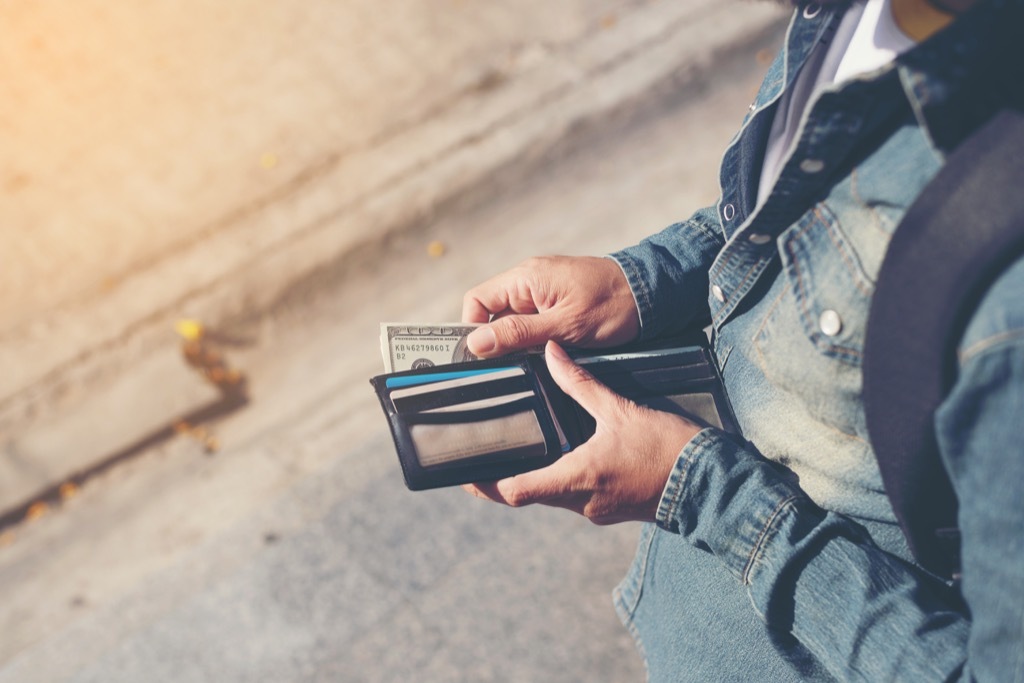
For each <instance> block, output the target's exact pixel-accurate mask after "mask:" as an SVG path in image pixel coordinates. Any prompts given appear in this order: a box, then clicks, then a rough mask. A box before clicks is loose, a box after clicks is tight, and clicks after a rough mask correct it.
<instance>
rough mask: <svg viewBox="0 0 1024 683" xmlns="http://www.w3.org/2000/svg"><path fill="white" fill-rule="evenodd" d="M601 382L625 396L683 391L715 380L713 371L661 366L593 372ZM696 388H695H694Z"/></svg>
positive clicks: (706, 368) (704, 367) (709, 369)
mask: <svg viewBox="0 0 1024 683" xmlns="http://www.w3.org/2000/svg"><path fill="white" fill-rule="evenodd" d="M594 376H595V377H596V378H597V379H598V380H599V381H600V382H601V383H602V384H604V385H606V386H607V387H608V388H609V389H611V390H612V391H615V392H616V393H619V394H625V395H627V396H630V395H633V394H636V393H638V392H639V393H655V394H660V393H667V392H674V393H683V391H682V390H685V389H686V387H688V386H693V387H700V386H703V385H705V384H706V383H707V382H712V381H715V380H716V377H715V374H714V371H713V370H712V369H711V368H710V367H707V366H703V367H700V368H661V369H659V370H639V371H634V372H611V373H600V374H598V373H595V375H594ZM695 390H697V389H695Z"/></svg>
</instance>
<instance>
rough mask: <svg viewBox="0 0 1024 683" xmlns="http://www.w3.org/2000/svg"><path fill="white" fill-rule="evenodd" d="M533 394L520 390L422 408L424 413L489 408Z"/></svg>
mask: <svg viewBox="0 0 1024 683" xmlns="http://www.w3.org/2000/svg"><path fill="white" fill-rule="evenodd" d="M531 396H533V392H532V391H520V392H519V393H517V394H509V395H507V396H492V397H491V398H482V399H480V400H479V401H468V402H466V403H456V404H455V405H450V406H442V407H440V408H431V409H430V410H424V411H423V412H424V413H454V412H456V411H459V410H476V409H479V408H491V407H493V406H503V405H505V404H506V403H512V401H518V400H519V399H523V398H530V397H531Z"/></svg>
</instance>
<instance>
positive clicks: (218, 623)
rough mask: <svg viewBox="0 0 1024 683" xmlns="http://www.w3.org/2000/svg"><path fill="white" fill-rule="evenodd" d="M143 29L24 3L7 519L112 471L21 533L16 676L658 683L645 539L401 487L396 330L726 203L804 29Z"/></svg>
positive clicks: (185, 25) (188, 6) (338, 25)
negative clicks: (386, 346)
mask: <svg viewBox="0 0 1024 683" xmlns="http://www.w3.org/2000/svg"><path fill="white" fill-rule="evenodd" d="M122 4H124V3H120V4H119V3H111V2H101V1H100V0H81V2H76V3H73V4H72V3H59V2H56V1H55V0H54V1H52V2H48V1H47V0H40V1H38V2H34V3H14V4H11V3H8V4H6V5H2V6H0V25H3V26H4V27H5V28H4V31H5V34H4V41H3V43H2V44H0V94H2V95H4V96H5V98H6V99H5V101H8V102H16V103H18V106H12V107H6V108H4V110H3V111H0V138H2V139H3V140H4V141H5V152H6V155H5V161H4V163H2V164H0V218H2V219H3V220H2V221H0V517H2V516H3V515H4V514H5V512H6V511H10V510H17V509H20V508H19V506H24V504H25V503H26V502H31V501H32V500H33V499H34V497H35V496H37V495H38V493H39V492H40V491H46V490H52V489H53V487H54V486H56V485H58V484H60V483H61V482H66V481H67V480H68V478H69V477H71V476H73V475H74V474H75V473H81V472H83V471H96V472H98V473H96V474H94V476H91V478H89V479H88V480H86V481H84V482H83V484H82V485H81V486H79V487H78V488H77V489H71V490H70V491H69V492H70V495H69V496H68V497H67V498H64V497H63V495H62V497H61V499H60V501H58V502H56V503H54V504H53V505H52V506H51V507H50V509H49V511H48V512H47V511H45V510H42V509H41V508H39V509H37V511H40V510H41V512H40V514H39V515H37V516H35V517H33V518H31V519H26V520H25V521H17V522H16V523H13V524H9V525H7V526H0V590H2V592H3V595H4V601H3V607H2V608H0V633H3V634H4V637H3V638H0V683H6V682H7V681H11V682H12V683H13V682H15V681H16V682H17V683H32V682H34V681H40V682H43V681H45V682H47V683H49V682H52V681H77V682H84V681H103V683H110V682H112V681H126V682H128V681H138V680H147V681H173V682H174V683H182V682H188V681H197V682H205V681H213V680H216V681H227V682H231V681H239V682H242V681H254V680H272V681H320V680H322V681H364V680H366V681H394V680H418V681H420V680H421V681H430V682H431V683H461V682H463V681H465V682H469V681H472V682H473V683H479V682H481V681H496V682H497V681H500V682H502V683H508V682H512V681H529V682H533V681H547V680H565V681H576V680H596V681H601V680H608V681H632V680H642V678H643V671H642V664H641V662H640V660H639V658H638V657H637V654H636V650H635V648H634V646H633V643H632V642H631V639H630V637H629V635H628V634H627V632H626V631H625V629H623V628H622V627H621V625H620V624H619V623H618V620H617V619H616V617H615V615H614V611H613V610H612V607H611V604H610V601H609V591H610V589H611V588H612V587H613V586H614V585H615V583H616V582H617V581H618V580H619V578H621V576H622V573H623V572H624V571H625V569H626V567H627V566H628V564H629V562H630V560H631V557H632V554H633V552H634V549H635V541H636V528H635V527H632V526H629V525H619V526H615V527H612V528H597V527H594V526H592V525H590V524H589V523H587V522H586V521H585V520H583V519H581V518H578V517H574V516H571V515H569V514H567V513H564V511H560V510H551V509H546V508H541V507H537V508H530V509H526V510H509V509H505V508H502V507H499V506H495V505H491V504H486V503H484V502H483V501H478V500H476V499H474V498H472V497H469V496H467V495H466V494H465V493H464V492H462V491H460V490H458V489H451V490H441V491H431V492H421V493H416V494H413V493H410V492H408V491H406V490H405V489H404V487H403V486H402V484H401V477H400V474H399V467H398V464H397V459H396V458H395V456H394V451H393V448H392V445H391V442H390V439H389V437H388V434H387V428H386V425H385V422H384V420H383V419H382V416H381V413H380V408H379V406H378V405H377V404H376V402H375V400H374V397H373V394H372V392H371V391H370V388H369V385H368V384H367V381H366V380H367V378H368V377H370V376H372V375H374V374H376V373H379V372H380V371H381V365H380V360H379V358H378V349H377V347H378V340H377V323H378V322H380V321H381V320H382V319H383V320H446V319H451V318H453V317H457V316H458V308H459V303H460V301H461V295H462V293H463V292H464V291H465V290H466V288H467V287H469V286H471V285H472V284H476V283H478V282H480V281H482V280H483V279H485V278H487V277H489V276H491V275H493V274H494V273H496V272H498V271H499V270H502V269H504V268H507V267H509V266H510V265H512V264H514V263H516V262H518V261H519V260H520V259H522V258H525V257H527V256H529V255H532V254H537V253H544V252H547V253H586V254H600V253H606V252H607V251H609V250H612V249H615V248H618V247H621V246H622V245H623V244H628V243H632V242H634V241H636V240H637V239H640V238H641V237H643V236H644V235H646V234H649V233H650V232H652V231H654V230H657V229H659V228H660V227H662V226H664V225H667V224H669V223H671V222H674V221H675V220H678V219H679V218H681V217H684V216H685V215H687V214H688V213H689V212H690V211H692V210H693V209H694V208H696V207H698V206H702V205H705V204H706V203H707V202H710V201H713V200H714V197H715V195H716V192H717V180H716V177H715V174H714V168H715V165H716V163H717V160H718V158H719V156H720V153H721V150H722V149H723V147H724V146H725V144H726V143H727V141H728V138H729V136H730V135H731V134H732V133H733V132H734V131H735V126H736V125H737V124H738V122H739V121H740V119H741V118H742V116H743V114H744V112H745V111H746V107H747V104H748V103H749V101H750V98H751V97H752V96H753V94H754V89H755V88H756V86H757V83H758V81H759V79H760V73H761V72H763V70H764V67H765V64H764V58H765V56H766V55H767V54H769V53H770V50H771V48H772V47H773V46H777V45H778V43H779V41H780V40H781V32H782V29H783V23H782V22H783V19H784V18H783V16H782V11H781V9H780V8H779V7H778V6H777V5H776V4H775V3H772V2H750V1H749V0H687V1H686V2H669V1H668V0H649V1H639V0H636V1H629V2H626V1H623V0H620V1H618V2H611V1H609V0H579V1H577V0H567V1H566V2H561V3H548V4H542V3H540V2H537V1H534V0H514V1H512V2H503V3H484V2H470V0H464V1H463V2H458V1H456V0H450V1H446V2H441V1H440V0H423V1H420V2H406V1H405V0H396V1H395V2H387V3H384V2H371V1H370V0H346V2H344V3H328V2H322V1H321V0H311V1H310V2H306V3H299V4H297V5H296V7H294V8H293V7H291V5H288V4H286V3H270V2H265V1H264V0H247V1H246V2H244V3H243V2H241V0H225V1H224V2H217V3H206V4H202V3H199V2H197V1H196V0H178V1H177V2H170V1H169V0H151V1H149V2H145V3H135V5H133V6H130V7H129V6H124V7H122V6H121V5H122ZM300 7H301V9H299V8H300ZM428 245H435V246H439V248H428ZM182 317H198V318H201V319H202V320H204V321H205V322H207V323H210V324H211V325H212V326H213V327H215V328H217V329H223V330H224V331H225V332H226V333H227V334H229V335H237V336H238V337H239V338H244V339H249V340H250V341H249V342H248V343H247V344H246V345H244V346H240V347H238V348H231V349H229V350H228V355H229V357H230V360H231V361H232V365H237V367H240V368H242V369H244V370H245V371H246V372H247V374H248V376H249V379H250V387H251V401H250V402H249V404H247V405H246V406H245V407H244V408H242V409H240V410H237V411H234V412H231V413H228V414H225V415H221V416H219V417H217V418H216V419H210V420H208V421H206V422H203V423H202V426H203V427H204V428H207V429H208V430H209V434H210V435H212V436H213V437H215V439H216V440H217V441H218V443H219V446H218V447H217V448H215V449H212V451H213V452H206V450H204V447H203V446H202V445H201V444H200V442H199V441H198V440H197V439H195V438H192V437H190V436H188V435H185V434H179V435H177V436H173V435H172V437H171V438H167V439H164V440H160V441H158V442H149V441H147V435H152V434H154V433H159V431H160V430H161V429H163V430H166V428H167V426H168V425H169V424H173V420H174V419H175V418H176V417H178V416H180V415H182V414H187V413H189V412H194V411H195V410H196V409H197V408H201V407H203V406H205V405H207V404H209V403H210V401H212V400H216V393H215V392H214V391H213V390H212V389H211V388H210V387H209V386H208V385H207V384H205V383H203V382H202V381H201V380H200V379H199V378H198V377H197V375H196V374H195V373H192V372H190V371H189V370H188V368H186V367H185V365H184V363H183V362H182V358H181V354H180V350H179V345H178V339H177V338H176V336H175V334H174V332H173V326H174V322H175V321H176V320H177V319H179V318H182ZM193 436H194V435H193ZM138 444H142V446H139V447H136V446H135V445H138ZM125 449H128V450H130V451H132V452H133V453H134V455H133V457H132V458H130V459H125V460H124V461H121V463H120V464H119V465H118V466H116V467H111V468H107V469H102V470H98V471H97V470H96V468H97V466H98V465H101V464H103V463H104V462H108V461H109V460H110V458H111V454H116V453H119V452H124V451H125ZM21 519H22V518H19V520H21Z"/></svg>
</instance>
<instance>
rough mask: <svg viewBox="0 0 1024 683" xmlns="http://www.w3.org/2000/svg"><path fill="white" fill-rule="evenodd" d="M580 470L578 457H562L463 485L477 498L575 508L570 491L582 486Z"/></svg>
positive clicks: (520, 505)
mask: <svg viewBox="0 0 1024 683" xmlns="http://www.w3.org/2000/svg"><path fill="white" fill-rule="evenodd" d="M582 474H583V473H581V472H580V471H579V459H578V458H573V457H564V458H562V459H560V460H558V461H556V462H555V463H553V464H551V465H548V466H547V467H544V468H542V469H539V470H533V471H530V472H526V473H524V474H518V475H516V476H514V477H508V478H506V479H499V480H498V481H488V482H477V483H475V484H466V485H465V486H463V487H462V488H463V489H464V490H466V491H468V492H470V493H472V494H473V495H474V496H476V497H477V498H484V499H486V500H491V501H494V502H496V503H504V504H505V505H509V506H511V507H523V506H525V505H533V504H534V503H548V504H554V505H558V506H559V507H568V508H570V509H575V506H574V505H573V504H572V503H573V500H572V494H573V493H574V492H576V491H579V490H581V489H582V488H583V487H582V483H583V478H582ZM581 504H582V503H581Z"/></svg>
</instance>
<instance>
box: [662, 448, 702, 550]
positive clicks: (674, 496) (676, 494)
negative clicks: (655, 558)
mask: <svg viewBox="0 0 1024 683" xmlns="http://www.w3.org/2000/svg"><path fill="white" fill-rule="evenodd" d="M710 439H711V434H710V430H707V429H704V430H701V431H699V432H697V434H696V435H695V436H694V437H693V438H692V439H691V440H690V442H689V443H688V444H686V445H685V446H684V447H683V450H682V452H681V453H680V454H679V460H678V461H677V462H676V466H675V468H673V472H672V474H671V475H669V481H670V483H671V484H672V487H673V490H672V493H671V495H670V497H669V499H668V500H667V501H663V502H662V504H661V505H659V506H658V513H661V512H662V511H663V510H664V514H663V515H660V514H659V519H657V520H656V521H657V524H658V526H659V527H661V528H663V529H665V530H666V531H673V528H672V527H673V526H674V527H675V531H676V532H678V530H679V527H680V526H682V525H681V524H680V523H679V522H678V520H677V518H678V517H679V509H680V507H681V505H682V500H683V493H684V491H685V490H686V481H687V479H689V475H690V468H691V467H692V465H693V462H694V460H695V459H696V454H697V452H698V451H699V450H700V449H702V448H704V445H705V444H706V443H707V442H708V441H709V440H710ZM688 451H689V453H688ZM673 476H675V477H676V481H675V482H672V481H671V478H672V477H673Z"/></svg>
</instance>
